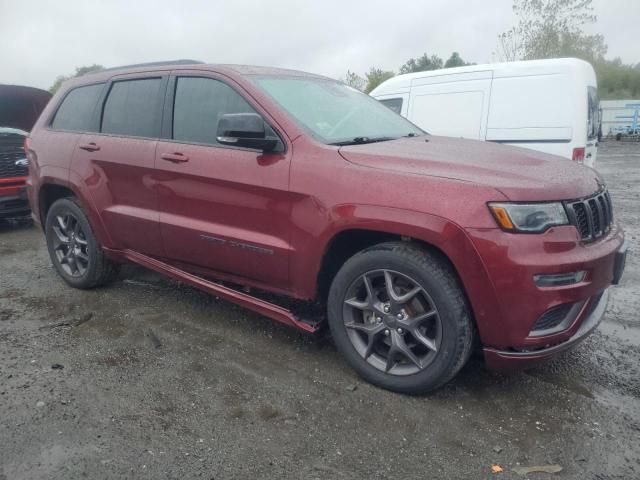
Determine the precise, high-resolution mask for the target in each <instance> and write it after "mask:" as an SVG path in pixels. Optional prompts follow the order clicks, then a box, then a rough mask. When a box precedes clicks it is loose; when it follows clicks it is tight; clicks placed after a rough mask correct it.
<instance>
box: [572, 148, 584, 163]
mask: <svg viewBox="0 0 640 480" xmlns="http://www.w3.org/2000/svg"><path fill="white" fill-rule="evenodd" d="M571 160H573V161H574V162H580V163H583V162H584V147H580V148H574V149H573V155H571Z"/></svg>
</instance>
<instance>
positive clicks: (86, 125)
mask: <svg viewBox="0 0 640 480" xmlns="http://www.w3.org/2000/svg"><path fill="white" fill-rule="evenodd" d="M103 87H104V83H97V84H95V85H87V86H86V87H78V88H74V89H73V90H71V91H70V92H69V93H68V94H67V95H66V96H65V97H64V100H62V103H61V104H60V106H59V107H58V111H57V112H56V114H55V116H54V117H53V121H52V122H51V128H54V129H56V130H73V131H81V132H91V131H95V128H93V127H94V126H93V113H94V111H95V108H96V104H97V103H98V98H99V97H100V93H101V92H102V88H103Z"/></svg>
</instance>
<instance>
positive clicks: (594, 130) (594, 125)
mask: <svg viewBox="0 0 640 480" xmlns="http://www.w3.org/2000/svg"><path fill="white" fill-rule="evenodd" d="M587 96H588V102H589V106H588V108H589V118H588V120H587V121H588V123H587V138H588V139H589V140H593V139H594V138H597V136H598V131H599V130H600V100H599V99H598V90H597V89H596V88H595V87H587Z"/></svg>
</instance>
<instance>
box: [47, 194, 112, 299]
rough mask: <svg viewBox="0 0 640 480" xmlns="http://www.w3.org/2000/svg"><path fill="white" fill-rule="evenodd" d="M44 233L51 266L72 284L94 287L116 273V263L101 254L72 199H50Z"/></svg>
mask: <svg viewBox="0 0 640 480" xmlns="http://www.w3.org/2000/svg"><path fill="white" fill-rule="evenodd" d="M45 235H46V238H47V248H48V249H49V256H50V257H51V262H52V263H53V266H54V267H55V269H56V270H57V271H58V273H59V274H60V276H61V277H62V278H63V280H64V281H65V282H67V283H68V284H69V285H71V286H72V287H75V288H94V287H98V286H100V285H104V284H106V283H109V282H110V281H112V280H113V279H115V277H116V276H117V274H118V271H119V267H120V266H119V265H118V264H117V263H115V262H113V261H111V260H109V259H108V258H107V257H106V256H105V255H104V252H103V251H102V248H101V246H100V245H99V244H98V241H97V240H96V238H95V236H94V235H93V231H92V230H91V225H89V220H88V219H87V216H86V215H85V213H84V212H83V210H82V207H81V206H80V204H79V203H78V201H77V200H76V199H75V198H71V197H70V198H63V199H60V200H57V201H56V202H54V204H53V205H52V206H51V208H50V209H49V212H48V213H47V220H46V222H45Z"/></svg>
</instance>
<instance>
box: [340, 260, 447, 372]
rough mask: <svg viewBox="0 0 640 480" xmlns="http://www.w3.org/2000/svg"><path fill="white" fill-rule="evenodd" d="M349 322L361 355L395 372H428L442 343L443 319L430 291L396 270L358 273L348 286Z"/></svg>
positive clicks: (346, 317)
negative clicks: (359, 274) (426, 370)
mask: <svg viewBox="0 0 640 480" xmlns="http://www.w3.org/2000/svg"><path fill="white" fill-rule="evenodd" d="M343 320H344V326H345V328H346V329H347V335H348V337H349V340H350V341H351V344H352V345H353V347H354V348H355V349H356V351H357V352H358V354H359V355H360V356H361V357H362V358H363V359H364V360H365V361H366V362H367V363H369V364H370V365H372V366H373V367H375V368H376V369H378V370H380V371H382V372H385V373H388V374H391V375H413V374H415V373H418V372H420V371H422V370H424V369H425V368H427V367H428V366H429V365H430V364H431V363H432V362H433V360H434V359H435V358H436V356H437V355H438V351H439V349H440V345H441V343H442V322H441V319H440V315H439V314H438V310H437V308H436V306H435V303H434V302H433V300H432V299H431V297H430V296H429V294H428V293H427V292H426V290H425V289H424V288H423V287H422V286H421V285H420V284H419V283H418V282H417V281H416V280H415V279H413V278H411V277H409V276H408V275H405V274H403V273H400V272H396V271H393V270H373V271H369V272H367V273H365V274H363V275H361V276H360V277H358V278H357V279H356V280H355V281H354V282H353V283H352V284H351V286H350V287H349V288H348V289H347V293H346V295H345V299H344V304H343Z"/></svg>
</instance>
